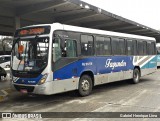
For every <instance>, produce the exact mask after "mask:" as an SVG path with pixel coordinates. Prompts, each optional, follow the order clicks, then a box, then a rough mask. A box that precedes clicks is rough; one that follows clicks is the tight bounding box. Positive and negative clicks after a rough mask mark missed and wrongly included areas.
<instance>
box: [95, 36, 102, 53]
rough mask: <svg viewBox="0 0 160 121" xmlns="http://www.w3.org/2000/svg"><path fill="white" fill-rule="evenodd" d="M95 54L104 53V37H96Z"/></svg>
mask: <svg viewBox="0 0 160 121" xmlns="http://www.w3.org/2000/svg"><path fill="white" fill-rule="evenodd" d="M96 54H97V55H104V37H96Z"/></svg>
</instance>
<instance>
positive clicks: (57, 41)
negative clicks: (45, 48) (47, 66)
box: [52, 38, 62, 62]
mask: <svg viewBox="0 0 160 121" xmlns="http://www.w3.org/2000/svg"><path fill="white" fill-rule="evenodd" d="M52 53H53V62H56V61H57V60H58V59H59V58H61V57H62V56H61V55H62V51H61V48H60V39H59V38H55V39H54V43H53V52H52Z"/></svg>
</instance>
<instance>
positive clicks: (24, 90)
mask: <svg viewBox="0 0 160 121" xmlns="http://www.w3.org/2000/svg"><path fill="white" fill-rule="evenodd" d="M20 92H21V93H24V94H26V93H28V91H27V90H26V89H21V90H20Z"/></svg>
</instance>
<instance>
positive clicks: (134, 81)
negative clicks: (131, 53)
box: [132, 68, 140, 84]
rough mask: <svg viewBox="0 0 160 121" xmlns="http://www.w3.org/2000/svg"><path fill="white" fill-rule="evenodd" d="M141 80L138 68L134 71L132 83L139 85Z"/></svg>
mask: <svg viewBox="0 0 160 121" xmlns="http://www.w3.org/2000/svg"><path fill="white" fill-rule="evenodd" d="M139 80H140V71H139V69H138V68H135V69H134V70H133V79H132V83H133V84H137V83H139Z"/></svg>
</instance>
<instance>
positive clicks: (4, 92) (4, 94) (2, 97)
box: [0, 88, 13, 102]
mask: <svg viewBox="0 0 160 121" xmlns="http://www.w3.org/2000/svg"><path fill="white" fill-rule="evenodd" d="M0 91H1V92H2V93H3V95H0V102H2V101H4V100H6V99H7V96H8V95H9V94H10V93H11V92H13V90H12V89H11V88H8V89H5V90H0Z"/></svg>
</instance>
